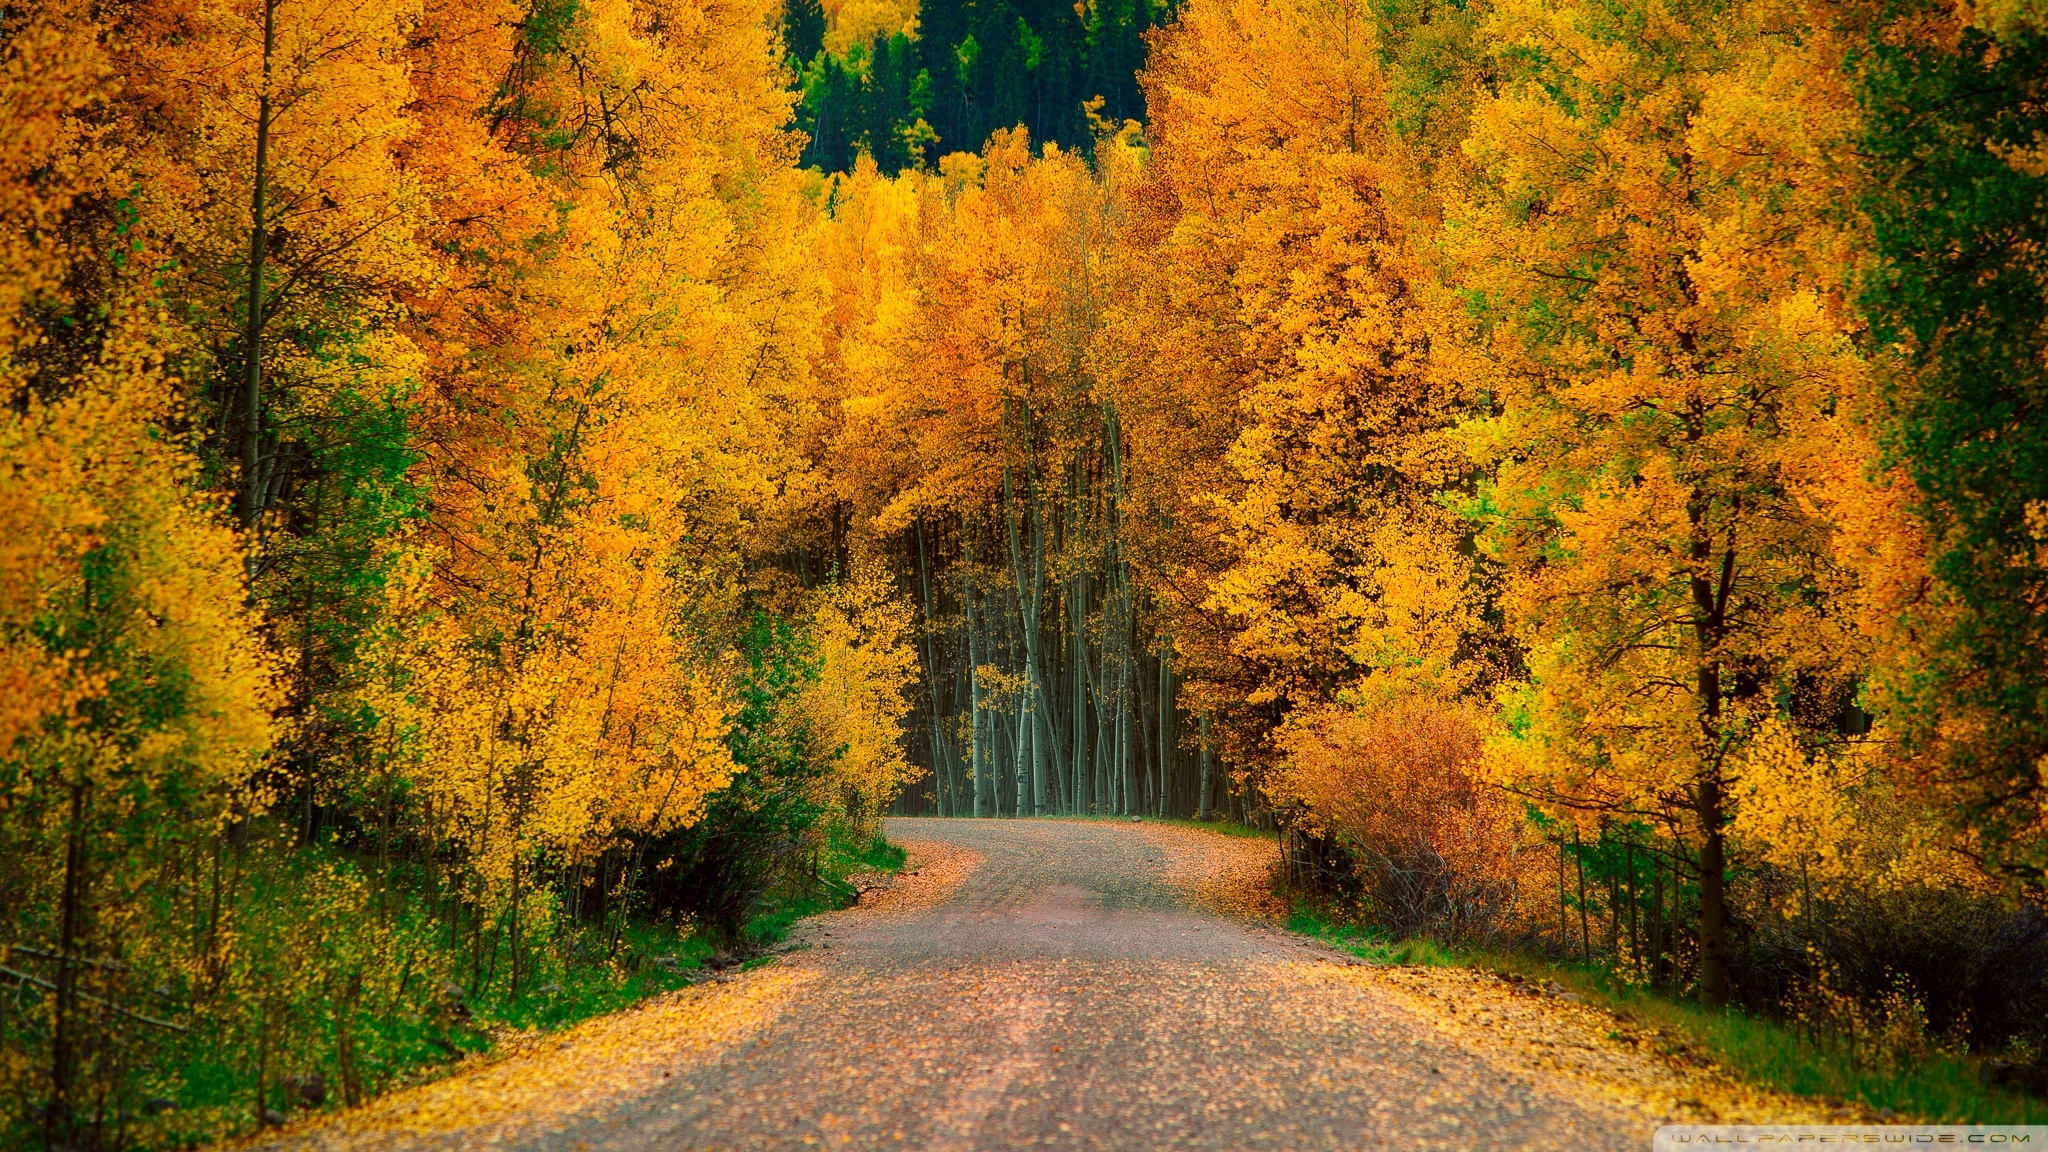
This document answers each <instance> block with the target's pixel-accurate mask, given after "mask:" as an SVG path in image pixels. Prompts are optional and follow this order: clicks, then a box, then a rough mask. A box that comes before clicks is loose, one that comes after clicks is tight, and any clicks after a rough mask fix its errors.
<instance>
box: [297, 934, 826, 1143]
mask: <svg viewBox="0 0 2048 1152" xmlns="http://www.w3.org/2000/svg"><path fill="white" fill-rule="evenodd" d="M817 975H818V974H817V972H815V971H814V970H808V969H803V968H764V969H760V970H757V971H753V972H746V973H741V974H739V975H736V976H733V977H730V978H721V979H720V980H718V981H715V982H712V983H707V984H703V985H699V986H698V987H695V988H686V989H683V990H681V991H677V992H671V993H668V994H666V995H663V996H658V997H656V998H654V999H652V1000H650V1001H648V1002H647V1003H646V1004H643V1005H641V1006H640V1007H638V1008H634V1009H630V1010H628V1011H625V1012H619V1013H615V1014H613V1015H610V1016H603V1017H599V1018H598V1019H595V1020H592V1021H589V1022H587V1023H585V1024H583V1025H581V1026H579V1027H577V1028H574V1029H571V1030H569V1031H567V1032H562V1033H557V1034H553V1035H548V1036H536V1037H533V1038H531V1039H529V1040H528V1041H527V1042H526V1043H524V1044H522V1045H518V1046H516V1047H514V1048H513V1049H512V1050H511V1051H509V1052H499V1053H494V1054H493V1056H492V1057H490V1058H487V1059H483V1060H479V1061H477V1063H476V1066H475V1067H470V1068H462V1069H458V1070H457V1071H456V1072H455V1073H454V1074H453V1075H451V1076H449V1077H447V1078H445V1079H442V1080H437V1081H435V1082H434V1083H431V1084H426V1085H422V1086H420V1087H418V1088H413V1089H410V1090H407V1091H403V1092H396V1093H393V1094H391V1095H389V1096H386V1097H382V1098H380V1099H378V1100H375V1101H372V1102H371V1103H369V1104H367V1105H365V1106H363V1107H361V1108H358V1109H356V1110H354V1111H352V1112H347V1113H343V1114H342V1115H341V1116H338V1117H336V1118H335V1119H333V1120H331V1121H328V1122H326V1123H322V1124H318V1125H315V1126H312V1127H308V1128H305V1129H302V1130H292V1131H287V1132H285V1133H283V1134H282V1135H281V1136H278V1137H273V1138H272V1139H273V1140H275V1141H277V1142H279V1143H282V1144H285V1145H296V1146H299V1147H306V1148H318V1149H323V1150H324V1149H336V1150H341V1149H349V1150H354V1149H372V1148H380V1147H387V1146H394V1145H406V1144H410V1143H412V1142H413V1141H415V1140H418V1139H420V1138H423V1137H426V1138H432V1137H448V1136H455V1135H457V1134H460V1137H461V1140H462V1143H463V1144H464V1145H465V1146H468V1145H475V1144H483V1143H498V1142H502V1141H504V1140H505V1139H507V1138H508V1137H511V1136H516V1135H518V1134H520V1133H522V1132H526V1131H530V1130H533V1129H536V1128H542V1129H545V1128H553V1127H559V1126H561V1125H562V1124H563V1123H565V1122H566V1121H568V1120H570V1119H572V1118H573V1117H576V1116H578V1115H582V1114H585V1113H587V1112H591V1111H594V1110H596V1109H597V1108H599V1107H600V1106H602V1105H606V1104H609V1103H611V1102H613V1101H615V1100H617V1099H619V1098H621V1097H625V1096H631V1095H633V1094H636V1093H639V1092H644V1091H646V1090H648V1089H650V1088H652V1087H654V1086H655V1085H657V1084H659V1083H660V1082H661V1080H662V1079H663V1077H664V1075H666V1074H668V1073H670V1072H672V1071H673V1070H674V1069H676V1068H677V1067H678V1066H679V1065H681V1064H682V1063H684V1062H685V1061H687V1060H690V1059H692V1058H695V1057H698V1056H700V1055H702V1054H704V1053H707V1052H710V1051H713V1050H715V1049H717V1048H719V1047H721V1046H724V1045H728V1044H732V1043H735V1042H737V1041H739V1040H742V1039H745V1038H746V1037H748V1036H750V1035H752V1034H754V1033H755V1032H757V1031H758V1030H759V1029H761V1028H762V1027H763V1026H765V1025H766V1024H768V1023H769V1022H770V1021H772V1020H774V1019H775V1017H776V1016H777V1015H778V1014H779V1013H780V1012H781V1011H782V1009H783V1008H784V1007H785V1006H786V1005H787V1004H788V1002H789V1000H790V998H791V997H792V996H793V995H794V994H795V993H796V992H797V990H798V989H799V988H801V987H802V986H803V985H805V984H807V983H809V982H811V981H812V980H814V979H816V978H817ZM265 1143H269V1142H268V1141H266V1142H265Z"/></svg>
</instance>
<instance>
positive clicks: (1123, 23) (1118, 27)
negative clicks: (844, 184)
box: [784, 0, 1170, 174]
mask: <svg viewBox="0 0 2048 1152" xmlns="http://www.w3.org/2000/svg"><path fill="white" fill-rule="evenodd" d="M816 11H817V10H816V9H815V8H813V7H806V6H804V5H802V4H801V3H800V2H799V0H791V3H790V4H789V5H788V6H787V7H786V8H785V10H784V22H785V31H784V39H785V41H786V43H788V44H789V45H790V50H791V54H792V58H793V59H794V60H796V61H800V62H801V65H802V67H801V83H802V87H803V99H802V101H801V103H800V105H799V107H798V110H797V127H798V128H800V129H802V130H803V131H804V132H805V133H807V134H808V135H809V136H810V143H809V145H808V146H807V147H806V149H805V152H804V157H803V162H804V163H805V164H806V165H811V166H816V167H819V168H821V169H823V170H825V171H828V172H832V171H846V170H847V169H849V168H850V167H851V166H852V164H853V163H854V160H855V158H856V157H857V156H858V155H859V154H860V153H862V152H866V153H868V154H870V155H872V156H874V158H875V162H876V164H877V165H878V166H879V167H880V168H881V169H882V171H884V172H886V173H891V174H893V173H895V172H898V171H901V170H902V169H904V168H907V167H913V166H916V165H919V164H930V163H932V162H934V161H935V160H936V159H937V158H938V156H939V155H940V154H941V153H944V152H956V151H975V150H977V149H979V148H980V147H981V146H982V144H983V142H985V141H986V140H987V139H988V136H989V134H990V133H991V132H994V131H995V130H997V129H999V128H1015V127H1019V126H1022V127H1024V128H1026V129H1028V130H1029V131H1030V133H1031V139H1032V141H1033V142H1034V144H1044V143H1046V142H1048V141H1050V142H1056V143H1058V144H1059V145H1060V146H1061V147H1063V148H1069V149H1078V150H1081V151H1084V152H1085V151H1087V150H1089V149H1090V148H1091V147H1092V145H1093V137H1092V135H1091V133H1090V129H1089V119H1088V111H1087V105H1088V102H1089V101H1090V100H1092V99H1094V98H1096V97H1100V98H1101V99H1102V101H1103V104H1102V110H1101V115H1102V116H1104V117H1106V118H1107V119H1109V120H1110V121H1112V122H1118V121H1122V120H1125V119H1134V120H1142V119H1143V118H1144V114H1145V107H1144V94H1143V93H1142V92H1141V91H1140V90H1139V88H1138V79H1137V74H1138V70H1139V69H1140V68H1142V67H1143V66H1144V60H1145V34H1146V33H1147V32H1148V31H1149V30H1150V29H1151V28H1152V27H1153V26H1154V23H1155V17H1156V15H1158V14H1159V13H1160V12H1162V11H1169V12H1170V9H1155V7H1154V0H1094V3H1092V4H1091V3H1088V2H1086V0H1084V2H1083V3H1081V4H1079V5H1076V4H1075V3H1074V2H1073V0H926V3H925V4H924V5H923V7H922V9H921V10H920V12H919V13H918V27H919V36H918V38H917V39H916V40H910V39H908V38H906V37H902V36H896V37H890V38H877V39H876V40H875V41H873V42H872V43H869V44H862V45H855V46H854V47H853V48H852V49H850V50H849V51H848V52H847V54H846V56H845V57H844V58H843V59H835V58H833V57H832V56H831V55H830V54H829V53H824V52H822V51H821V50H820V49H818V48H815V47H814V45H821V44H822V42H823V24H822V15H819V16H816V17H814V16H813V15H812V14H813V13H814V12H816ZM814 29H815V31H814ZM806 53H808V54H806ZM920 121H923V122H924V124H925V125H926V126H927V127H928V129H929V132H928V133H925V132H920V130H919V128H918V124H919V122H920ZM932 135H935V136H936V139H932V138H931V136H932Z"/></svg>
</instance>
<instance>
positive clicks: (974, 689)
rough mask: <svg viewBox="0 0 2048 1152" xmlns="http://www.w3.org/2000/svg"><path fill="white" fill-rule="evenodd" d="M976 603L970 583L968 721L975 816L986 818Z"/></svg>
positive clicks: (987, 795)
mask: <svg viewBox="0 0 2048 1152" xmlns="http://www.w3.org/2000/svg"><path fill="white" fill-rule="evenodd" d="M974 600H975V588H974V585H973V583H972V582H970V583H969V584H968V585H967V597H966V601H965V603H966V605H967V684H968V689H967V690H968V700H969V704H970V706H971V708H972V709H973V710H972V712H971V713H970V714H969V716H968V719H969V721H970V722H971V727H972V731H973V733H974V736H973V748H972V750H971V752H970V755H971V757H972V763H971V765H970V770H971V772H972V774H973V776H974V814H975V815H976V816H986V815H988V814H989V800H990V799H991V797H992V796H993V790H992V788H991V787H990V784H991V781H990V780H989V773H988V766H987V764H986V763H985V761H984V757H983V751H982V744H983V741H982V738H981V719H982V718H981V676H980V674H979V672H980V668H981V638H980V633H978V632H976V631H975V628H974Z"/></svg>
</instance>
